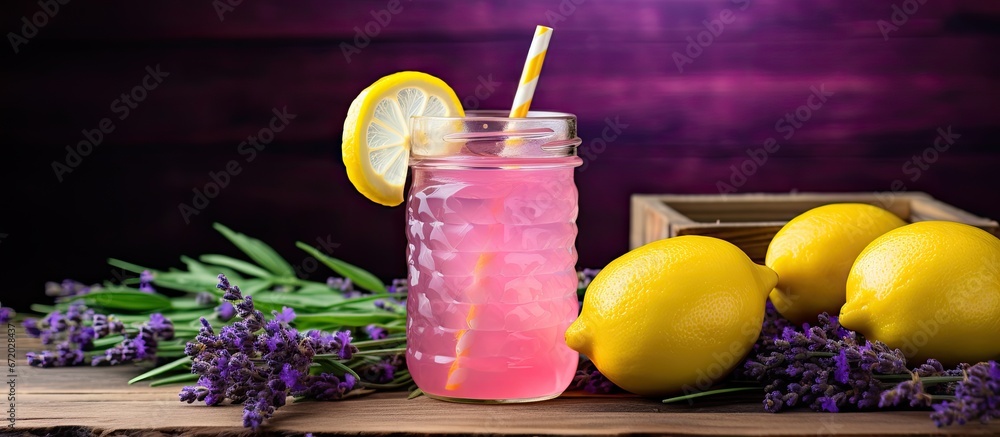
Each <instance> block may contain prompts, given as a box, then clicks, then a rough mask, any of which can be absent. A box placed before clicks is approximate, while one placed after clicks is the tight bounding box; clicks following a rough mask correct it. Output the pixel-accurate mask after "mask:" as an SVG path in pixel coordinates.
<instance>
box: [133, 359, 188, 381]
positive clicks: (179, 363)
mask: <svg viewBox="0 0 1000 437" xmlns="http://www.w3.org/2000/svg"><path fill="white" fill-rule="evenodd" d="M188 364H191V357H184V358H181V359H178V360H174V361H171V362H169V363H167V364H164V365H162V366H160V367H157V368H155V369H153V370H150V371H148V372H146V373H143V374H142V375H139V376H136V377H135V378H132V379H130V380H128V383H129V385H131V384H135V383H137V382H139V381H142V380H144V379H149V378H152V377H154V376H159V375H162V374H164V373H167V372H170V371H172V370H174V369H179V368H182V367H185V366H187V365H188Z"/></svg>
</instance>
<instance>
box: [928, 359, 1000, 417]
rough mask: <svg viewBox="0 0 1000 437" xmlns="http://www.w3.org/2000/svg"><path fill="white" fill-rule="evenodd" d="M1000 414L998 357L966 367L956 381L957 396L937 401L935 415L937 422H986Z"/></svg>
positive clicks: (999, 369)
mask: <svg viewBox="0 0 1000 437" xmlns="http://www.w3.org/2000/svg"><path fill="white" fill-rule="evenodd" d="M998 417H1000V367H998V366H997V362H996V361H989V362H985V363H979V364H976V365H974V366H971V367H969V368H968V369H966V370H965V377H964V379H962V380H961V381H959V382H958V383H957V384H956V385H955V400H953V401H944V402H942V403H940V404H936V405H934V413H932V414H931V419H932V420H934V423H935V424H937V426H939V427H940V426H948V425H951V424H953V423H958V424H959V425H964V424H966V423H968V422H971V421H974V420H977V419H978V420H979V421H980V422H983V423H986V422H989V421H990V419H996V418H998Z"/></svg>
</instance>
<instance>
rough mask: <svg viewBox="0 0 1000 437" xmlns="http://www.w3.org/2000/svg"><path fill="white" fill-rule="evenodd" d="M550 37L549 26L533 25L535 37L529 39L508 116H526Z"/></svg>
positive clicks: (550, 30)
mask: <svg viewBox="0 0 1000 437" xmlns="http://www.w3.org/2000/svg"><path fill="white" fill-rule="evenodd" d="M550 39H552V28H551V27H545V26H538V27H535V37H534V38H532V39H531V48H530V49H528V59H527V60H526V61H525V62H524V71H522V72H521V82H519V83H518V85H517V94H515V95H514V106H513V107H512V108H511V110H510V118H523V117H527V116H528V108H529V107H530V106H531V98H532V96H533V95H534V94H535V85H538V75H539V74H540V73H541V72H542V62H544V61H545V53H546V52H547V51H548V49H549V40H550Z"/></svg>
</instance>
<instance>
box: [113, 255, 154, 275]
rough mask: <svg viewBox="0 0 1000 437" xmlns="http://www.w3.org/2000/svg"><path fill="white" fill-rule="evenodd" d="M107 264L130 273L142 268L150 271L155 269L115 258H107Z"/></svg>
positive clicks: (139, 271)
mask: <svg viewBox="0 0 1000 437" xmlns="http://www.w3.org/2000/svg"><path fill="white" fill-rule="evenodd" d="M108 264H111V266H112V267H118V268H119V269H122V270H125V271H126V272H132V273H142V271H143V270H149V271H151V272H155V271H156V269H150V268H147V267H143V266H140V265H138V264H132V263H130V262H125V261H122V260H120V259H115V258H108Z"/></svg>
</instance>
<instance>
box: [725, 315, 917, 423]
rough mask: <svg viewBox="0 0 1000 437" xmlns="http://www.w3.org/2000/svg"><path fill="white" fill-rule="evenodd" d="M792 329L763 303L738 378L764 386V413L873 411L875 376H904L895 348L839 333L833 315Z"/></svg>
mask: <svg viewBox="0 0 1000 437" xmlns="http://www.w3.org/2000/svg"><path fill="white" fill-rule="evenodd" d="M818 322H819V323H818V324H817V325H815V326H811V325H809V324H804V325H802V326H801V327H800V328H796V327H795V326H793V325H792V324H791V323H789V322H787V321H783V319H780V318H779V316H778V315H777V312H775V311H773V306H771V305H768V308H767V316H766V318H765V323H764V326H763V329H762V332H761V337H760V339H759V340H758V342H757V344H755V345H754V347H753V353H751V355H750V357H748V358H747V359H746V361H745V365H744V368H743V370H742V371H740V372H738V373H737V374H738V375H740V376H741V377H749V378H753V379H757V380H758V381H760V382H761V383H763V384H765V388H764V390H765V398H764V401H763V402H764V409H765V410H766V411H770V412H778V411H781V410H782V409H785V408H793V407H796V406H809V407H810V408H812V409H813V410H816V411H830V412H837V411H842V410H843V409H845V408H851V409H871V408H876V407H877V406H878V404H879V401H880V399H881V394H882V391H883V386H882V382H881V381H880V380H879V379H878V377H877V375H888V374H899V373H906V372H907V369H906V359H905V357H904V356H903V354H902V352H901V351H899V350H898V349H891V348H889V347H887V346H886V345H884V344H882V343H879V342H874V343H872V342H868V341H864V340H863V339H861V338H859V337H858V335H857V334H855V333H854V332H851V331H847V330H844V329H843V328H842V327H841V326H840V323H839V321H838V320H837V318H836V317H831V316H829V315H827V314H821V315H820V316H819V317H818Z"/></svg>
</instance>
